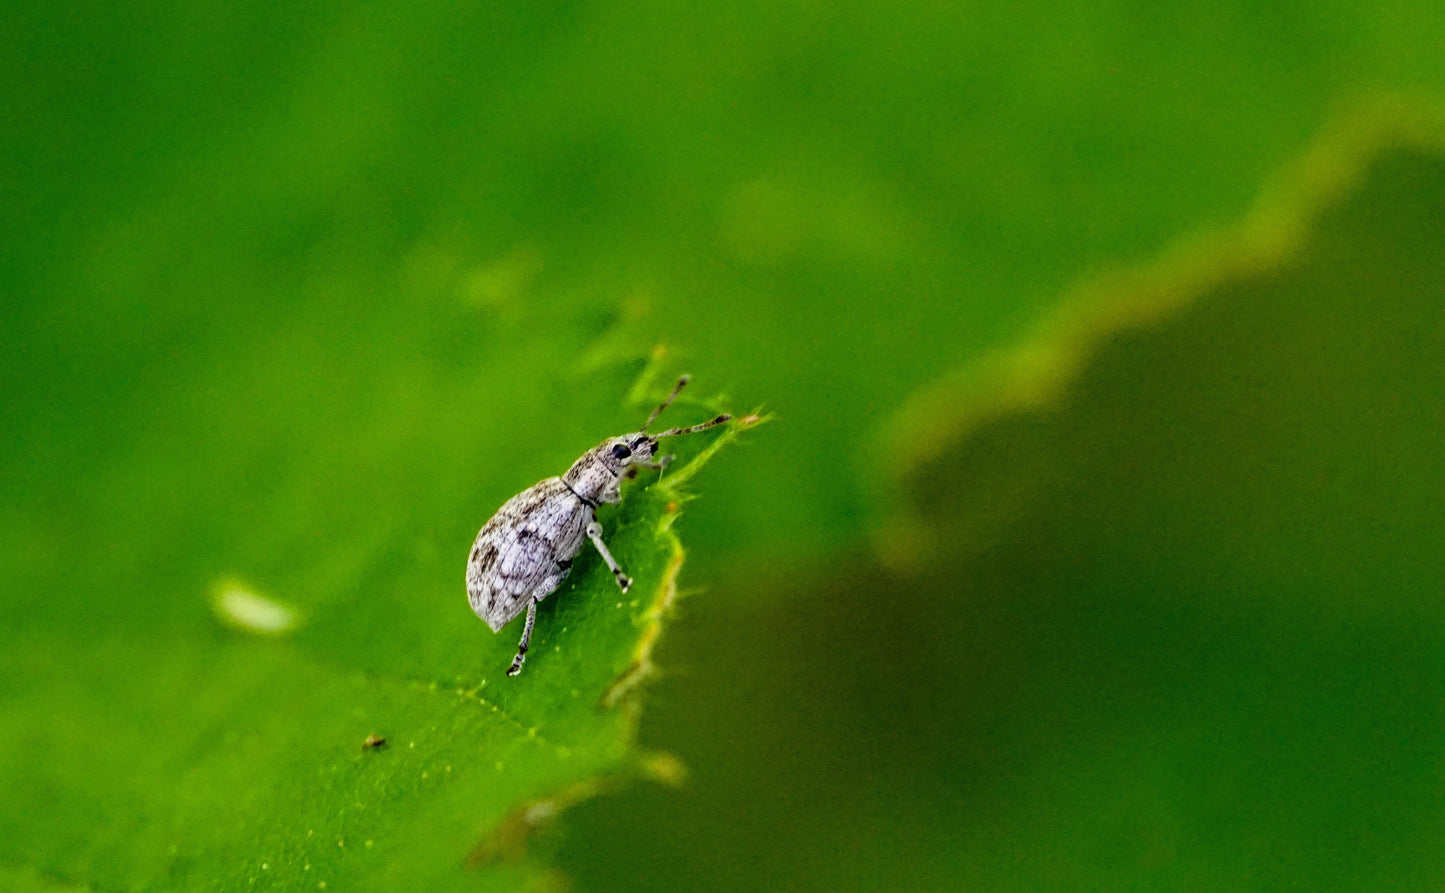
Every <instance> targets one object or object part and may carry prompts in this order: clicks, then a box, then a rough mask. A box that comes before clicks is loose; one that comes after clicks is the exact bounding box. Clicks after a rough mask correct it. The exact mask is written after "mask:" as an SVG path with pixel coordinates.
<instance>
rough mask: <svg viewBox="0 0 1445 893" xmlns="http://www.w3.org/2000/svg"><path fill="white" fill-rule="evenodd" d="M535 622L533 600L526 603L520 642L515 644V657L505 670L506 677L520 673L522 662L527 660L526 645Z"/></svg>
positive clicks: (535, 615)
mask: <svg viewBox="0 0 1445 893" xmlns="http://www.w3.org/2000/svg"><path fill="white" fill-rule="evenodd" d="M514 616H515V615H514ZM536 622H537V600H536V599H535V598H534V599H532V600H530V601H529V602H527V622H526V624H525V625H524V626H523V627H522V641H521V642H519V643H518V644H517V656H516V657H514V658H512V665H511V666H510V667H508V668H507V675H508V676H515V675H517V674H518V673H520V672H522V662H523V661H525V660H526V659H527V643H528V642H530V641H532V625H533V624H535V623H536Z"/></svg>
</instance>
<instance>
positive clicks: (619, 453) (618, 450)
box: [612, 443, 632, 460]
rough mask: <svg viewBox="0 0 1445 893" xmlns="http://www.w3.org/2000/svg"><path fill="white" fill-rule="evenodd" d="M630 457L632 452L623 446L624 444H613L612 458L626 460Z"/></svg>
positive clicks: (625, 445)
mask: <svg viewBox="0 0 1445 893" xmlns="http://www.w3.org/2000/svg"><path fill="white" fill-rule="evenodd" d="M631 455H632V450H630V449H628V447H627V444H625V443H618V444H613V446H612V458H614V459H618V460H621V459H626V458H627V457H628V456H631Z"/></svg>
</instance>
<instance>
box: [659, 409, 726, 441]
mask: <svg viewBox="0 0 1445 893" xmlns="http://www.w3.org/2000/svg"><path fill="white" fill-rule="evenodd" d="M731 418H732V416H730V415H728V414H726V413H724V414H723V415H720V416H718V417H717V418H715V419H708V420H707V421H706V422H703V423H702V424H701V425H693V426H692V427H690V428H668V429H667V430H666V431H663V432H662V433H661V434H649V435H648V436H649V437H651V438H652V439H653V440H661V439H662V438H664V437H677V436H678V435H680V434H696V433H697V432H698V431H706V430H707V429H708V428H711V427H712V426H714V425H721V424H722V423H723V422H726V421H727V420H729V419H731Z"/></svg>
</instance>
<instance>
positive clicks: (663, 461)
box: [632, 456, 673, 471]
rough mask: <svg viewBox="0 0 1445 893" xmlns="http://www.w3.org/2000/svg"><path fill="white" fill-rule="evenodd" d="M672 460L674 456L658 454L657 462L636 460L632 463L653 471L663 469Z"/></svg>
mask: <svg viewBox="0 0 1445 893" xmlns="http://www.w3.org/2000/svg"><path fill="white" fill-rule="evenodd" d="M672 460H673V457H672V456H658V457H657V461H656V462H634V463H632V464H634V465H637V466H640V467H642V468H648V469H651V470H652V471H661V470H663V469H664V468H666V467H667V463H669V462H671V461H672Z"/></svg>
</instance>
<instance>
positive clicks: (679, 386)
mask: <svg viewBox="0 0 1445 893" xmlns="http://www.w3.org/2000/svg"><path fill="white" fill-rule="evenodd" d="M690 381H692V376H691V375H684V376H682V377H680V378H678V380H677V384H675V385H673V386H672V393H671V394H668V395H667V399H666V400H664V401H662V403H660V404H659V405H658V407H657V408H656V409H654V410H653V411H652V415H650V416H648V417H647V421H646V422H644V423H643V425H642V430H643V431H646V430H647V429H648V428H651V427H652V423H653V422H655V421H657V417H658V416H660V415H662V411H663V410H664V409H666V408H667V407H669V406H671V405H672V401H673V400H676V399H677V392H678V391H681V390H682V388H683V385H685V384H687V383H688V382H690Z"/></svg>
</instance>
